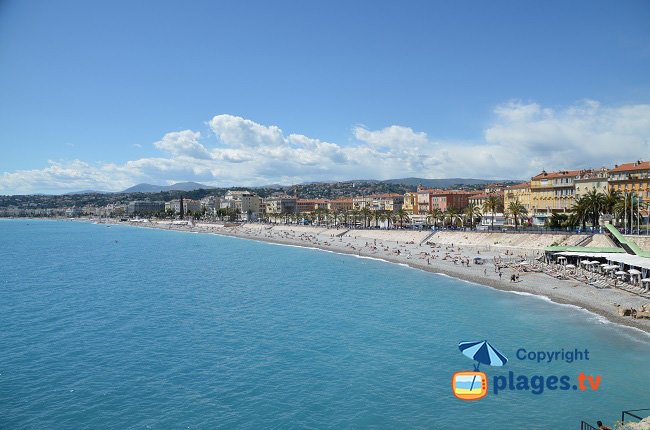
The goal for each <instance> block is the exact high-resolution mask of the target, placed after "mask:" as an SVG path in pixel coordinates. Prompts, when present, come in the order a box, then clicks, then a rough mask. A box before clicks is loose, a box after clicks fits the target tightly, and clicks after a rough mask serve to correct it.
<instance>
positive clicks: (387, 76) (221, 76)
mask: <svg viewBox="0 0 650 430" xmlns="http://www.w3.org/2000/svg"><path fill="white" fill-rule="evenodd" d="M648 23H650V3H649V2H647V1H623V2H612V1H571V2H566V1H551V2H532V1H491V2H485V1H472V2H470V1H458V2H434V1H412V2H379V1H367V2H361V1H359V2H347V1H346V2H343V1H329V2H305V1H292V2H289V1H273V2H268V1H255V2H253V1H241V2H216V1H206V2H201V1H193V2H180V1H177V2H168V1H167V2H166V1H137V2H133V1H67V0H62V1H57V2H51V1H30V0H27V1H11V0H5V1H3V2H0V145H1V147H2V157H0V193H1V194H12V193H29V192H64V191H70V190H76V189H85V188H95V189H97V188H99V189H107V190H118V189H121V188H125V187H126V186H129V185H132V184H134V183H137V182H156V183H164V182H174V181H179V180H198V181H202V182H205V183H209V184H214V185H232V184H243V185H256V184H264V183H274V182H281V183H292V182H301V181H310V180H325V179H333V180H337V179H353V178H371V177H374V178H378V179H386V178H394V177H404V176H423V177H450V176H463V177H487V178H525V177H527V176H530V175H532V174H534V173H536V171H537V170H540V169H541V168H546V169H547V170H548V169H560V168H573V167H589V166H593V167H596V166H598V165H602V164H605V165H611V164H613V163H615V162H623V161H631V159H637V158H645V159H647V158H650V147H649V145H648V139H650V105H649V103H650V79H649V76H650V24H648ZM585 147H588V149H589V150H587V151H585V150H584V148H585ZM612 148H616V149H615V150H614V149H612ZM197 154H199V155H198V156H197Z"/></svg>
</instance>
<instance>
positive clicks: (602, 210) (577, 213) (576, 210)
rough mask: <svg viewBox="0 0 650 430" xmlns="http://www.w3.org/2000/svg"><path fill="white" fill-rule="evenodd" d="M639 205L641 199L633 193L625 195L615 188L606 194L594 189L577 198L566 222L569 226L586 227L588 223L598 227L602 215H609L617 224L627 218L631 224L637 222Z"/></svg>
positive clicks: (622, 222)
mask: <svg viewBox="0 0 650 430" xmlns="http://www.w3.org/2000/svg"><path fill="white" fill-rule="evenodd" d="M639 205H640V202H639V200H638V199H637V198H635V197H634V196H632V195H631V194H627V195H625V194H622V193H621V192H619V191H615V190H609V192H607V193H606V194H605V193H600V192H597V191H596V190H592V191H590V192H588V193H587V194H585V195H584V196H582V197H580V198H578V199H576V201H575V203H574V205H573V207H572V208H571V213H570V214H569V215H568V216H567V218H566V221H565V223H566V225H567V226H569V227H575V226H578V225H582V227H583V228H585V227H586V224H587V223H590V224H591V225H592V226H594V227H598V226H599V225H600V218H601V216H603V215H609V216H611V217H612V219H613V220H614V223H615V224H624V223H625V218H627V223H628V224H629V225H631V224H632V222H635V223H636V222H637V220H636V213H637V209H638V208H639Z"/></svg>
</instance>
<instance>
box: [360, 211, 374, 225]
mask: <svg viewBox="0 0 650 430" xmlns="http://www.w3.org/2000/svg"><path fill="white" fill-rule="evenodd" d="M361 216H362V217H363V228H366V227H368V226H369V225H370V224H369V223H368V221H369V220H370V219H372V212H370V209H368V208H363V209H361Z"/></svg>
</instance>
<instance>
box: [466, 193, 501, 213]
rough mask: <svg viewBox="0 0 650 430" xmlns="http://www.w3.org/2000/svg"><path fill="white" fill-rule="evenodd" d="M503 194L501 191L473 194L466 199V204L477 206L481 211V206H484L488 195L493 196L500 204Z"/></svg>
mask: <svg viewBox="0 0 650 430" xmlns="http://www.w3.org/2000/svg"><path fill="white" fill-rule="evenodd" d="M503 195H504V194H503V191H491V192H486V193H480V194H473V195H470V196H469V198H468V199H467V201H468V203H467V204H468V205H469V206H478V208H479V209H480V210H481V211H482V210H483V206H485V203H486V202H487V201H488V199H489V198H490V197H495V198H496V199H497V200H498V201H499V205H501V203H502V202H503Z"/></svg>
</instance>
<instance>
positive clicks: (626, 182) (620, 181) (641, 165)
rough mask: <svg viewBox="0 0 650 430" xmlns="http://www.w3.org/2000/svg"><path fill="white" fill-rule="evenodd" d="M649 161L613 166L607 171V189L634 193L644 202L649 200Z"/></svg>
mask: <svg viewBox="0 0 650 430" xmlns="http://www.w3.org/2000/svg"><path fill="white" fill-rule="evenodd" d="M649 181H650V161H640V160H639V161H635V162H633V163H624V164H621V165H617V166H614V168H613V169H611V170H610V171H609V189H611V190H614V191H618V192H620V193H634V194H636V195H638V196H641V198H642V199H643V200H644V201H646V202H647V201H648V200H650V188H649V187H648V182H649Z"/></svg>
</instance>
